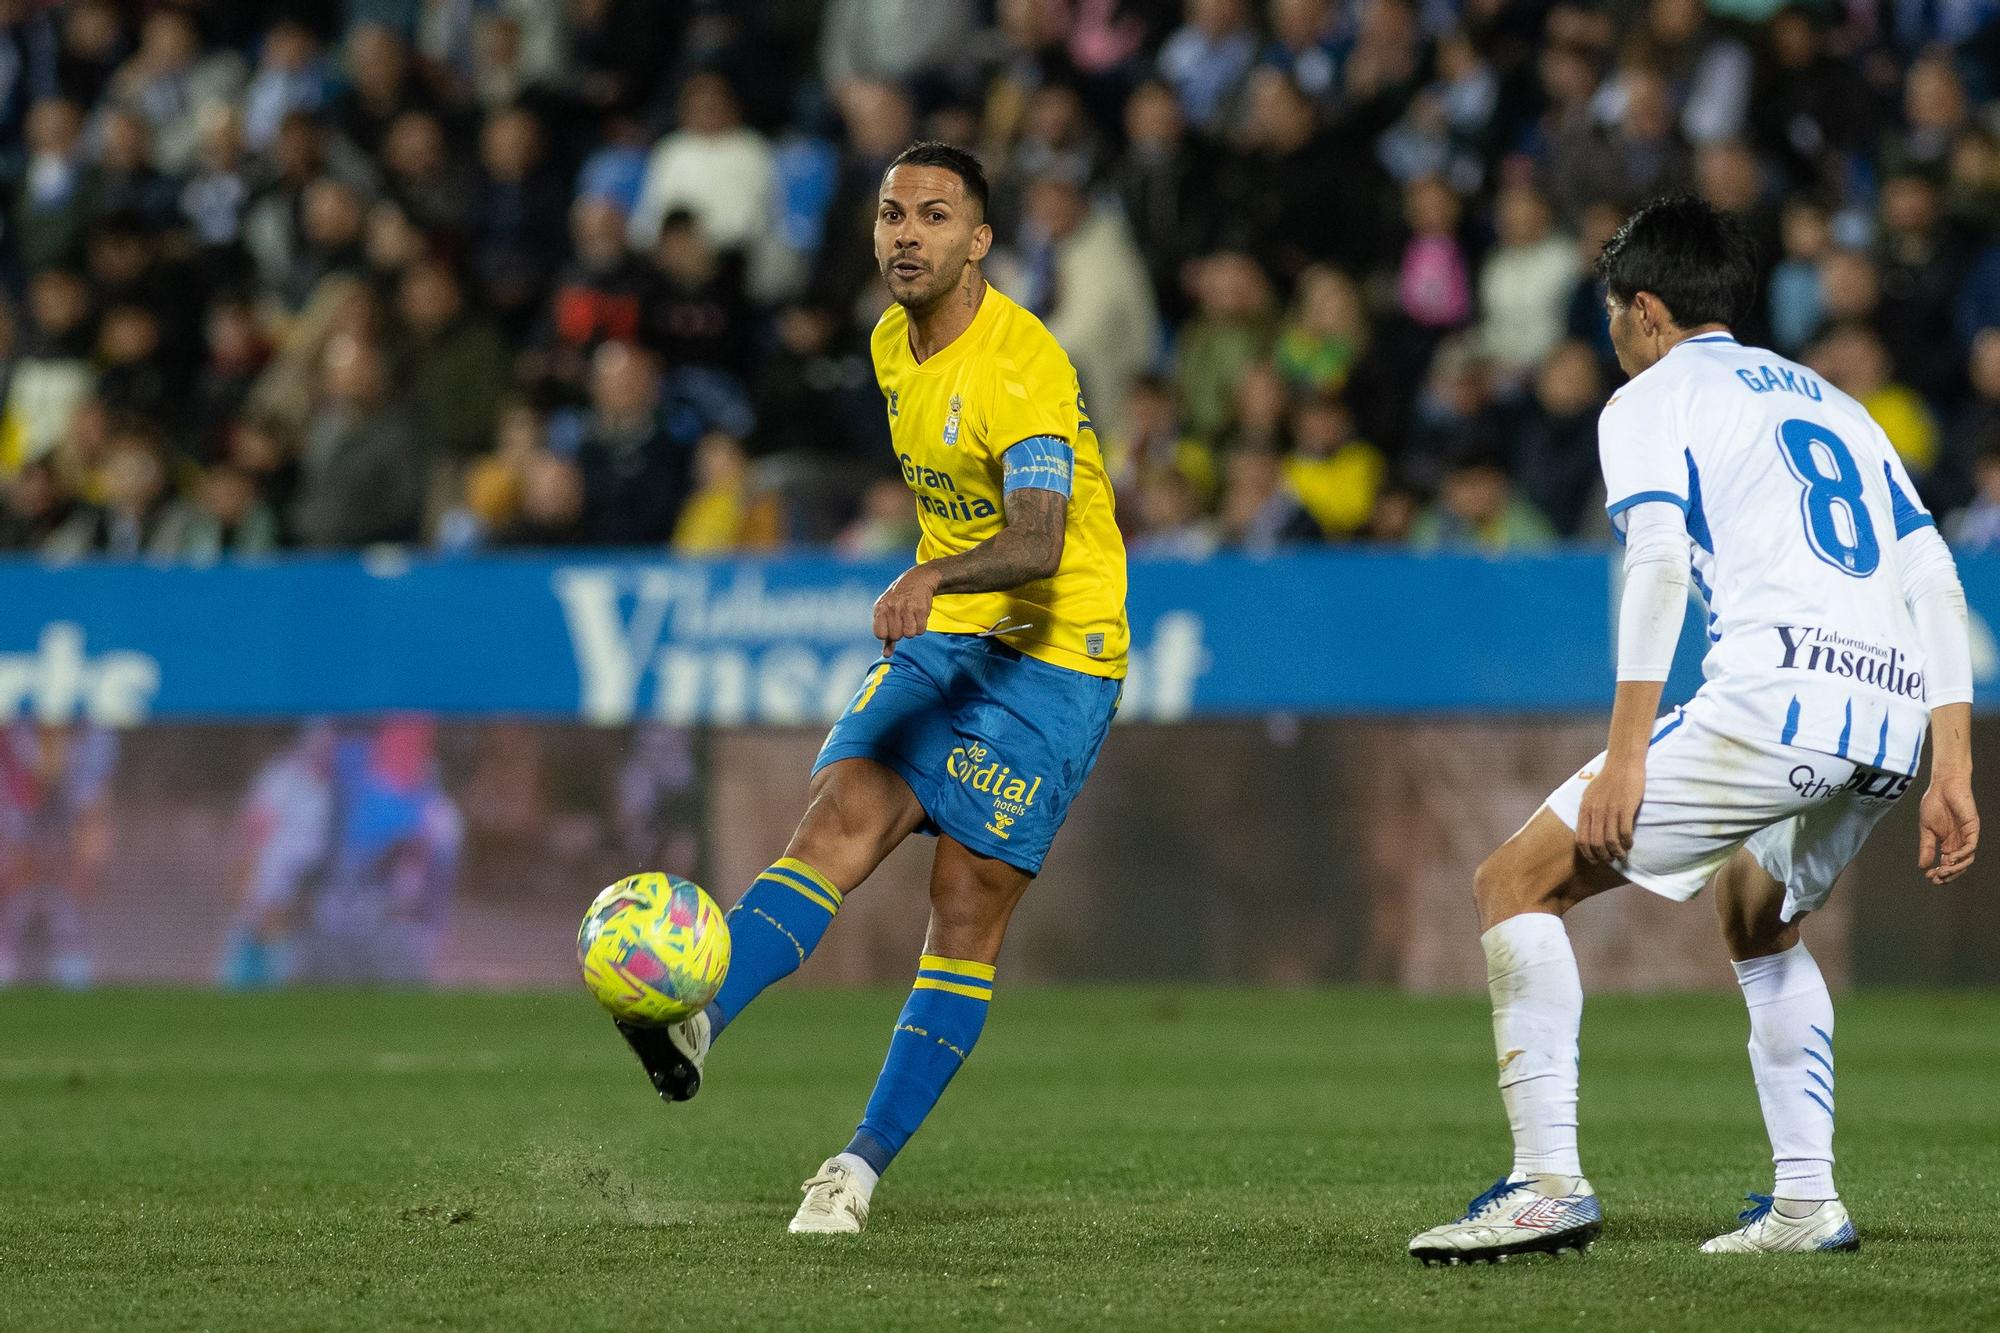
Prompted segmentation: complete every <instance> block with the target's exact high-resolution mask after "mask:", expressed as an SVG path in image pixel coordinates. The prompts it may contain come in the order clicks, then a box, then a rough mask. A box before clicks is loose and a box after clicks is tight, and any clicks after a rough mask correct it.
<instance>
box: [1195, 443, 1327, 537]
mask: <svg viewBox="0 0 2000 1333" xmlns="http://www.w3.org/2000/svg"><path fill="white" fill-rule="evenodd" d="M1223 477H1224V480H1223V488H1222V511H1221V514H1220V515H1219V520H1220V526H1221V535H1222V540H1223V541H1224V542H1225V543H1226V544H1227V545H1229V546H1231V547H1234V548H1236V549H1238V550H1242V551H1246V552H1248V553H1250V554H1252V555H1268V554H1270V553H1271V552H1273V551H1276V550H1278V549H1280V548H1281V547H1287V546H1298V545H1301V544H1304V543H1308V542H1317V541H1318V540H1319V539H1320V529H1319V524H1317V523H1315V522H1314V521H1313V516H1312V515H1311V514H1310V513H1308V512H1306V507H1305V505H1304V504H1303V503H1301V502H1300V500H1299V497H1298V496H1297V494H1295V493H1294V492H1293V491H1292V489H1291V487H1290V486H1288V485H1286V483H1285V465H1284V460H1283V459H1282V458H1280V457H1279V456H1278V455H1277V454H1275V453H1272V452H1271V451H1270V450H1268V449H1236V450H1232V451H1231V452H1230V454H1229V457H1228V459H1227V461H1226V462H1225V464H1224V467H1223Z"/></svg>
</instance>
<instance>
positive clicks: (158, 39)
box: [110, 6, 244, 175]
mask: <svg viewBox="0 0 2000 1333" xmlns="http://www.w3.org/2000/svg"><path fill="white" fill-rule="evenodd" d="M243 84H244V68H243V61H242V58H241V57H239V56H238V55H237V54H236V53H235V52H233V51H228V50H222V51H214V52H209V53H204V52H203V51H202V46H201V35H200V33H199V32H198V31H197V30H196V28H195V14H194V11H193V10H192V9H181V8H177V7H173V6H162V7H160V8H158V9H155V10H153V11H152V12H151V13H150V14H148V15H147V16H146V17H145V20H144V21H143V22H142V23H141V25H140V28H139V49H138V50H137V51H136V52H134V53H133V56H132V58H131V59H130V60H128V61H127V62H126V63H125V64H124V66H123V67H121V68H120V69H119V71H118V73H117V74H116V75H114V76H113V77H112V80H111V89H110V92H111V96H112V98H113V100H114V101H115V102H116V103H117V105H119V106H120V107H122V108H124V109H126V110H129V111H131V112H134V113H135V114H137V115H138V116H139V117H140V118H141V120H142V121H143V123H144V124H145V125H146V127H147V128H148V130H149V131H150V133H151V139H152V149H153V154H154V157H155V159H156V160H157V161H158V162H159V164H160V167H161V169H162V170H164V171H166V172H168V173H170V174H172V175H183V174H185V173H186V172H187V171H188V170H189V169H190V168H191V167H193V165H194V161H195V152H196V149H197V148H198V146H199V143H200V134H201V130H200V117H201V115H202V113H203V111H204V110H205V109H206V108H207V107H209V106H211V105H215V104H223V105H228V104H231V103H234V102H235V100H236V98H237V96H238V95H239V94H240V93H241V92H242V90H243Z"/></svg>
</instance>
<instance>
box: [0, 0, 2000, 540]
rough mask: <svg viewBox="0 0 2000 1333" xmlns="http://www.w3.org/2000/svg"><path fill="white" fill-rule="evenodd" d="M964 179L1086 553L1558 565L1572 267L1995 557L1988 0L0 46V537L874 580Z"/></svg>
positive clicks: (7, 33) (939, 17)
mask: <svg viewBox="0 0 2000 1333" xmlns="http://www.w3.org/2000/svg"><path fill="white" fill-rule="evenodd" d="M919 136H925V137H936V138H942V139H947V140H950V141H953V142H957V143H961V144H966V145H969V146H974V147H976V148H977V149H978V150H979V151H980V152H981V154H982V156H983V158H984V160H985V161H986V163H987V166H988V170H989V173H990V175H991V176H992V178H993V182H994V194H995V197H994V202H993V209H992V213H991V221H992V222H993V224H994V226H995V229H996V232H997V235H998V248H997V251H996V254H995V256H994V257H993V259H992V260H991V261H990V263H989V267H988V272H989V276H990V277H991V278H992V279H993V280H994V281H995V283H996V284H998V285H999V286H1000V287H1001V288H1002V289H1003V290H1005V291H1007V292H1009V293H1010V294H1011V295H1013V296H1014V297H1016V298H1017V299H1019V300H1021V301H1022V302H1023V303H1024V304H1026V305H1028V306H1029V307H1031V308H1032V309H1034V310H1035V311H1036V312H1037V313H1039V314H1040V315H1041V316H1042V317H1043V318H1044V319H1045V320H1046V321H1047V323H1048V324H1049V326H1050V327H1051V329H1052V330H1053V331H1054V332H1055V333H1056V335H1057V337H1058V338H1059V339H1060V340H1061V341H1062V342H1063V344H1064V345H1065V346H1066V347H1067V348H1068V349H1069V351H1070V353H1071V355H1072V357H1073V359H1074V360H1075V361H1076V363H1077V366H1078V368H1079V371H1080V372H1081V375H1082V379H1083V385H1084V390H1085V394H1086V397H1087V398H1088V399H1089V402H1090V410H1091V413H1092V416H1093V418H1094V419H1095V421H1096V422H1097V425H1098V429H1099V432H1100V435H1101V437H1102V438H1103V440H1104V442H1105V447H1106V452H1107V456H1108V458H1109V461H1110V464H1111V467H1112V473H1113V477H1114V480H1115V483H1116V485H1117V487H1118V491H1119V504H1120V513H1121V522H1122V524H1123V525H1124V527H1125V529H1126V531H1127V535H1128V539H1129V540H1130V542H1131V545H1132V547H1133V549H1134V550H1135V551H1138V552H1152V553H1172V554H1183V555H1199V554H1202V553H1205V552H1208V551H1212V550H1215V549H1218V548H1222V547H1236V548H1245V549H1250V550H1269V549H1272V548H1275V547H1279V546H1284V545H1288V544H1294V543H1313V542H1339V541H1351V540H1371V541H1382V542H1402V543H1410V544H1414V545H1415V546H1417V547H1420V548H1435V547H1476V548H1479V549H1484V550H1488V551H1504V550H1518V549H1529V548H1534V547H1537V546H1542V545H1546V544H1549V543H1552V542H1555V541H1559V540H1562V539H1565V538H1576V537H1581V538H1585V539H1594V538H1597V537H1600V536H1601V535H1602V534H1603V532H1604V530H1605V529H1604V522H1603V518H1602V515H1601V511H1600V508H1599V503H1600V496H1599V495H1598V490H1597V487H1598V481H1597V463H1596V436H1595V421H1596V413H1597V410H1598V408H1599V407H1600V406H1601V404H1602V403H1603V401H1604V399H1605V398H1606V396H1607V395H1608V394H1609V393H1610V392H1611V390H1612V389H1613V387H1615V385H1616V384H1617V383H1618V381H1619V379H1620V375H1619V372H1618V370H1617V368H1616V366H1615V364H1614V363H1613V362H1612V361H1611V358H1610V346H1609V342H1608V339H1607V337H1606V334H1605V331H1604V320H1603V315H1602V306H1601V301H1600V296H1599V293H1598V291H1597V290H1596V287H1595V284H1594V282H1593V281H1592V279H1591V277H1590V276H1589V272H1588V265H1589V260H1590V258H1591V256H1592V255H1593V254H1594V253H1595V251H1596V248H1597V247H1598V246H1599V245H1600V244H1601V243H1602V242H1603V241H1604V239H1605V238H1606V237H1607V236H1608V235H1609V234H1610V231H1611V230H1612V229H1613V228H1614V227H1615V226H1616V225H1617V222H1618V220H1619V218H1620V217H1621V215H1622V212H1623V210H1625V209H1626V208H1627V207H1629V206H1630V205H1631V204H1633V203H1635V202H1637V201H1638V200H1640V199H1641V198H1643V197H1645V196H1648V195H1651V194H1654V193H1658V192H1663V191H1670V190H1693V191H1698V192H1700V193H1701V194H1703V195H1705V196H1706V197H1707V198H1709V199H1710V200H1712V201H1713V202H1715V203H1716V204H1718V205H1719V206H1721V207H1724V208H1726V209H1729V210H1730V211H1732V212H1734V213H1736V214H1737V215H1738V216H1740V217H1741V218H1742V219H1743V221H1744V222H1745V223H1746V224H1747V225H1748V226H1749V228H1750V229H1751V231H1752V232H1753V233H1754V235H1755V236H1756V237H1757V239H1758V242H1759V244H1760V246H1761V248H1762V252H1763V256H1764V260H1765V266H1766V270H1767V278H1766V283H1765V287H1764V293H1765V300H1764V302H1763V303H1762V305H1761V306H1760V308H1759V309H1757V310H1756V311H1755V312H1754V313H1753V314H1752V316H1751V318H1750V319H1749V320H1748V321H1746V324H1745V327H1743V328H1742V329H1741V330H1740V332H1741V333H1742V335H1743V337H1744V338H1745V339H1746V340H1755V341H1759V342H1763V343H1765V344H1767V345H1769V346H1772V347H1775V348H1776V349H1778V350H1779V351H1781V352H1783V353H1785V354H1786V355H1788V356H1793V357H1797V358H1799V359H1801V360H1803V361H1804V362H1805V363H1807V364H1808V365H1810V366H1811V367H1813V368H1814V369H1815V370H1816V371H1817V372H1818V373H1820V374H1821V375H1823V376H1824V377H1825V378H1826V379H1828V380H1829V381H1831V382H1832V383H1834V384H1836V385H1838V386H1840V387H1841V388H1843V389H1845V390H1846V391H1848V392H1849V393H1852V394H1854V395H1855V396H1856V397H1858V398H1860V399H1861V400H1862V401H1863V402H1864V403H1865V404H1866V405H1867V407H1868V408H1869V410H1870V411H1871V412H1872V413H1873V414H1874V415H1875V417H1876V418H1877V420H1878V421H1879V422H1880V423H1881V425H1882V426H1883V428H1884V430H1885V431H1886V432H1887V433H1888V435H1889V437H1890V438H1891V440H1892V441H1893V442H1894V444H1895V446H1896V448H1897V450H1898V451H1899V452H1900V453H1901V454H1902V456H1903V457H1904V459H1905V460H1906V461H1907V462H1908V464H1909V466H1910V469H1911V471H1912V473H1913V474H1914V475H1915V476H1916V477H1917V478H1918V480H1919V485H1920V487H1921V488H1922V490H1923V492H1924V495H1925V497H1926V499H1928V501H1929V502H1930V503H1931V505H1932V506H1933V508H1935V509H1936V510H1937V511H1938V512H1940V513H1941V514H1944V513H1950V514H1951V515H1952V516H1953V517H1952V519H1951V521H1950V523H1949V525H1948V527H1947V531H1948V532H1950V533H1951V534H1953V535H1954V537H1955V538H1956V539H1957V541H1958V542H1959V543H1960V545H1961V546H1962V547H1965V548H1977V547H1995V546H2000V4H1996V3H1994V0H1876V2H1871V0H1846V3H1825V4H1783V5H1781V4H1778V3H1773V2H1772V0H1708V3H1707V4H1706V6H1705V7H1704V5H1703V3H1702V0H1611V3H1606V4H1587V5H1586V4H1575V3H1562V2H1557V3H1550V2H1549V0H1464V2H1463V3H1454V2H1452V0H1268V2H1258V3H1253V0H1186V3H1185V4H1180V3H1176V2H1175V0H997V2H996V0H983V2H982V0H825V3H820V0H345V2H344V3H343V0H276V2H274V3H253V2H252V0H208V2H207V3H189V4H170V3H147V2H146V0H74V2H72V3H66V4H61V5H47V4H42V3H37V2H36V0H0V210H4V211H0V401H4V418H0V486H4V504H0V549H13V550H36V551H41V552H44V553H47V554H50V555H54V556H59V557H70V556H80V555H85V554H90V553H108V554H115V555H126V556H132V555H147V556H155V557H162V558H183V559H209V558H214V557H216V556H218V555H222V554H225V553H236V554H245V555H249V554H257V553H262V552H267V551H270V550H273V549H276V548H281V547H303V548H314V549H328V548H352V547H359V546H364V545H369V544H373V543H382V542H396V543H405V542H423V543H428V544H430V545H433V546H435V547H437V548H439V549H443V550H448V551H460V550H470V549H482V548H500V547H551V546H563V545H570V544H576V543H591V544H618V545H630V546H653V547H662V546H665V547H670V548H671V549H674V550H676V551H681V552H688V553H701V552H719V551H732V550H747V549H761V548H770V547H776V546H783V545H794V544H798V545H820V546H827V545H830V546H832V547H833V548H835V549H838V550H841V551H844V552H850V553H887V552H904V551H907V550H908V549H909V547H910V545H911V544H912V542H913V541H914V519H913V514H912V509H911V505H910V501H909V497H908V495H907V493H906V492H905V491H904V490H903V488H902V486H901V483H900V481H899V480H897V479H896V477H895V473H894V460H893V459H892V458H891V457H890V453H889V449H888V447H887V441H888V436H887V428H886V421H885V417H884V409H883V406H882V403H881V399H880V396H879V394H878V393H877V392H876V389H875V386H874V383H873V379H872V374H871V372H870V368H869V365H868V353H867V332H868V329H869V327H870V326H871V325H872V324H873V323H874V320H875V318H876V316H877V315H878V314H879V313H880V310H881V308H882V306H883V305H884V304H885V298H884V296H883V294H882V291H881V289H880V286H879V280H878V278H877V276H876V273H875V270H874V266H873V261H872V258H871V252H870V241H869V231H870V226H871V223H872V215H873V209H874V200H875V189H876V184H877V182H878V180H879V178H880V176H881V173H882V170H883V167H884V165H885V163H886V162H887V161H888V159H889V158H890V157H892V156H893V155H894V154H895V153H896V152H897V151H899V150H900V149H901V148H902V147H903V146H904V145H905V144H906V143H908V142H909V141H910V140H911V139H913V138H915V137H919Z"/></svg>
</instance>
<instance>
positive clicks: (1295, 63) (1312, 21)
mask: <svg viewBox="0 0 2000 1333" xmlns="http://www.w3.org/2000/svg"><path fill="white" fill-rule="evenodd" d="M1336 26H1337V18H1336V16H1335V13H1334V5H1333V0H1271V41H1270V44H1269V45H1268V46H1266V47H1265V48H1264V52H1263V54H1262V56H1260V57H1259V61H1260V63H1262V64H1265V65H1269V66H1271V67H1273V68H1275V69H1278V70H1281V71H1283V72H1284V73H1285V74H1286V75H1288V76H1289V77H1290V78H1291V80H1292V82H1293V83H1295V84H1297V85H1298V86H1299V88H1300V89H1301V90H1302V91H1304V93H1305V94H1306V95H1307V96H1308V97H1310V98H1312V99H1313V101H1314V102H1315V103H1317V104H1319V105H1320V106H1324V107H1330V106H1332V104H1333V103H1334V101H1335V100H1336V98H1337V97H1338V95H1339V91H1340V87H1339V81H1340V55H1341V52H1340V43H1339V39H1338V37H1337V36H1336Z"/></svg>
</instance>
